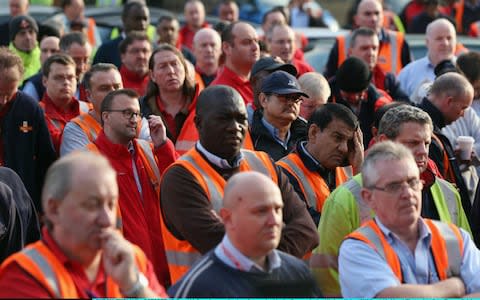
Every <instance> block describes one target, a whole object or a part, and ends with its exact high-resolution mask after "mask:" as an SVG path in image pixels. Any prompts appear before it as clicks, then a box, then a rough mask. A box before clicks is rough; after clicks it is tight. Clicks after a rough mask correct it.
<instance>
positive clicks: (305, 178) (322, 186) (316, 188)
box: [276, 153, 349, 212]
mask: <svg viewBox="0 0 480 300" xmlns="http://www.w3.org/2000/svg"><path fill="white" fill-rule="evenodd" d="M276 164H277V165H279V166H281V167H282V168H284V169H285V170H286V171H287V172H288V173H290V174H291V175H292V176H293V177H295V179H296V180H297V182H298V184H299V186H300V189H301V190H302V193H303V195H304V196H305V199H306V201H307V206H310V207H313V208H314V209H315V210H316V211H318V212H322V208H323V204H324V203H325V200H327V198H328V196H329V195H330V189H329V188H328V185H327V183H326V182H325V180H324V179H323V177H322V176H321V175H320V174H319V173H318V172H315V171H310V170H309V169H307V167H305V165H304V164H303V161H302V159H301V158H300V156H299V155H298V154H297V153H290V154H289V155H287V156H286V157H284V158H282V159H281V160H279V161H277V163H276ZM348 179H349V177H348V175H347V173H346V172H345V170H344V168H342V167H337V168H335V183H336V185H337V186H339V185H341V184H342V183H344V182H346V181H347V180H348Z"/></svg>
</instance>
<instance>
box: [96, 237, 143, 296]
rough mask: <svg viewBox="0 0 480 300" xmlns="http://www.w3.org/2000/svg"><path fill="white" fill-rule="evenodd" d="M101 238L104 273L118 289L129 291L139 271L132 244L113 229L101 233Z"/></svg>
mask: <svg viewBox="0 0 480 300" xmlns="http://www.w3.org/2000/svg"><path fill="white" fill-rule="evenodd" d="M101 238H102V240H103V243H102V250H103V253H102V255H103V266H104V268H105V273H106V274H107V275H109V276H110V277H112V279H113V280H114V281H115V282H116V283H117V284H118V286H119V287H120V289H122V290H124V291H129V290H130V289H131V288H132V287H133V286H134V285H135V283H136V282H137V279H138V272H139V271H138V270H137V266H136V265H135V253H134V250H133V246H132V244H131V243H130V242H129V241H127V240H126V239H125V238H124V237H123V236H122V235H121V233H120V232H118V231H117V230H114V229H111V230H108V231H107V232H104V233H102V236H101Z"/></svg>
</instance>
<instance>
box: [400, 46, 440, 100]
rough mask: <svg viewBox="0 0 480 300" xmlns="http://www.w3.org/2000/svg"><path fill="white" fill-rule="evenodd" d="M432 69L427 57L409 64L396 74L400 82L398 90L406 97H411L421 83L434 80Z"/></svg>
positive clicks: (433, 67) (432, 66)
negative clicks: (405, 94)
mask: <svg viewBox="0 0 480 300" xmlns="http://www.w3.org/2000/svg"><path fill="white" fill-rule="evenodd" d="M434 69H435V66H434V65H433V64H432V62H431V61H430V59H429V58H428V55H426V56H425V57H423V58H420V59H418V60H416V61H413V62H411V63H409V64H408V65H406V66H405V67H404V68H403V69H402V71H400V73H399V74H398V77H397V79H398V81H399V82H400V88H401V89H402V90H403V91H404V92H405V93H407V95H412V94H413V93H414V92H416V90H417V88H418V87H419V86H421V85H422V84H423V83H426V82H433V81H434V80H435V72H434Z"/></svg>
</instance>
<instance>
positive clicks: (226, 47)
mask: <svg viewBox="0 0 480 300" xmlns="http://www.w3.org/2000/svg"><path fill="white" fill-rule="evenodd" d="M230 48H231V47H230V44H229V43H227V42H222V52H223V53H225V55H227V54H230Z"/></svg>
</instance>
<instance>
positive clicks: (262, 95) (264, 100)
mask: <svg viewBox="0 0 480 300" xmlns="http://www.w3.org/2000/svg"><path fill="white" fill-rule="evenodd" d="M258 102H260V105H261V106H262V108H265V107H266V106H267V102H268V99H267V95H265V93H263V92H261V93H260V94H259V95H258Z"/></svg>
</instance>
